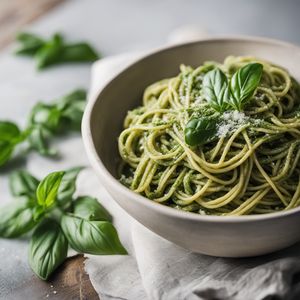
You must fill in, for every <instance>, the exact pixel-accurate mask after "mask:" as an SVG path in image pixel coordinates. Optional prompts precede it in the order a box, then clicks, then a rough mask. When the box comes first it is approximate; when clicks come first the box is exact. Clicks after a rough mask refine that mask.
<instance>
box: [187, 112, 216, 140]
mask: <svg viewBox="0 0 300 300" xmlns="http://www.w3.org/2000/svg"><path fill="white" fill-rule="evenodd" d="M216 134H217V119H216V118H212V117H201V118H195V119H191V120H190V121H189V122H188V123H187V125H186V127H185V130H184V136H185V142H186V143H187V144H188V145H190V146H196V145H203V144H204V143H207V142H209V141H211V140H212V139H213V138H214V137H215V136H216Z"/></svg>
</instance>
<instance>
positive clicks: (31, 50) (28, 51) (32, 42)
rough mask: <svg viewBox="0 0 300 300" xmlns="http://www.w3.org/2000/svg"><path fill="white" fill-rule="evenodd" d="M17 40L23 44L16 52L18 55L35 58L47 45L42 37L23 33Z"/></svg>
mask: <svg viewBox="0 0 300 300" xmlns="http://www.w3.org/2000/svg"><path fill="white" fill-rule="evenodd" d="M16 39H17V41H18V42H19V43H20V44H21V45H20V47H19V48H18V49H17V50H16V52H15V53H16V54H18V55H29V56H33V55H35V54H36V52H37V51H38V50H39V49H40V48H41V47H42V46H43V45H44V44H45V42H44V41H43V40H42V39H41V38H40V37H38V36H37V35H35V34H32V33H26V32H21V33H19V34H18V35H17V37H16Z"/></svg>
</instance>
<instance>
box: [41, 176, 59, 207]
mask: <svg viewBox="0 0 300 300" xmlns="http://www.w3.org/2000/svg"><path fill="white" fill-rule="evenodd" d="M64 174H65V173H64V172H53V173H50V174H49V175H47V176H46V177H45V178H44V179H43V180H42V181H41V182H40V183H39V185H38V187H37V190H36V198H37V202H38V204H39V205H40V206H42V207H44V208H48V207H50V206H52V205H53V204H54V202H55V201H56V198H57V193H58V189H59V186H60V183H61V181H62V178H63V176H64Z"/></svg>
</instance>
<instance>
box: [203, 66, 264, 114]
mask: <svg viewBox="0 0 300 300" xmlns="http://www.w3.org/2000/svg"><path fill="white" fill-rule="evenodd" d="M262 71H263V66H262V64H259V63H251V64H247V65H245V66H244V67H242V68H240V69H239V70H238V71H237V72H235V73H234V74H233V76H232V78H231V79H230V80H229V79H228V78H227V76H226V75H225V74H224V73H223V72H222V71H221V70H220V69H218V68H216V69H214V70H212V71H210V72H208V73H207V74H205V76H204V78H203V94H204V97H205V98H206V100H207V102H208V103H209V104H210V105H211V107H212V108H214V109H215V110H216V111H218V112H224V111H225V110H227V109H228V108H229V107H231V108H233V109H236V110H238V111H241V110H242V109H243V106H244V105H245V103H246V102H247V101H248V100H250V98H251V97H252V96H253V94H254V92H255V90H256V88H257V87H258V84H259V82H260V79H261V75H262Z"/></svg>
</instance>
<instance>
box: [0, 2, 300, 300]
mask: <svg viewBox="0 0 300 300" xmlns="http://www.w3.org/2000/svg"><path fill="white" fill-rule="evenodd" d="M233 8H234V9H233ZM299 8H300V2H299V1H296V0H288V1H275V0H265V1H260V0H254V1H240V0H228V1H222V0H210V1H204V0H201V1H198V0H189V1H186V2H184V1H180V0H165V1H159V0H153V1H147V0H128V1H121V0H85V1H80V0H72V1H71V0H69V1H63V0H2V1H1V3H0V27H1V31H0V48H5V46H6V45H8V44H9V43H10V42H11V41H13V38H14V35H15V32H17V31H18V30H20V29H22V28H23V26H24V25H26V24H29V23H32V24H31V25H30V26H29V29H32V30H34V31H37V32H39V33H42V34H45V35H48V34H50V33H52V32H55V31H63V32H64V33H66V35H67V36H68V37H69V38H70V39H72V38H74V39H80V38H84V39H86V40H89V41H91V42H92V43H93V44H94V45H95V46H96V47H97V48H98V49H101V51H102V53H103V54H104V55H111V54H116V53H121V52H126V51H131V50H139V49H145V48H151V47H154V46H157V45H161V44H164V43H165V41H166V37H167V35H168V34H169V33H170V32H171V31H172V30H174V29H175V28H177V27H178V26H182V25H186V24H192V25H194V26H197V27H198V28H202V29H205V30H206V31H207V32H208V33H210V34H228V33H230V34H237V33H238V34H251V35H263V36H270V37H275V38H280V39H284V40H287V41H292V42H296V43H300V35H299V34H298V33H297V32H298V28H299V25H300V19H299V17H298V13H299ZM85 16H89V18H88V21H86V19H85ZM116 20H117V22H116ZM216 20H217V21H216ZM10 52H11V48H10V47H8V48H7V49H4V50H3V53H2V54H0V66H2V67H4V68H5V67H6V68H7V70H6V72H2V73H1V72H0V93H1V94H2V95H3V94H4V95H6V97H7V98H8V99H11V101H17V100H16V99H17V98H19V97H20V96H22V99H23V101H25V102H26V103H27V106H28V108H29V107H31V106H32V104H33V103H34V102H36V100H37V99H36V97H37V95H41V96H42V95H47V97H49V98H51V97H56V96H57V95H60V94H61V93H62V91H64V90H68V89H69V88H71V87H74V86H76V85H78V84H80V85H82V86H86V87H87V86H88V82H89V67H76V68H77V69H76V71H75V72H74V71H73V69H67V70H66V74H68V76H65V75H64V76H65V77H63V76H62V75H58V73H56V71H52V70H50V71H49V72H48V74H47V75H44V74H42V75H38V74H37V73H35V72H34V71H32V65H31V64H30V62H28V61H21V60H19V59H17V58H13V57H12V56H11V54H10ZM18 64H19V67H18ZM18 68H19V69H20V70H22V72H24V74H25V73H26V74H27V76H26V78H25V79H24V76H21V75H22V74H21V75H20V74H18V76H17V75H16V72H17V71H16V70H18ZM10 70H14V71H10ZM58 72H59V71H58ZM67 72H68V73H67ZM17 73H18V72H17ZM45 74H46V73H45ZM59 76H61V77H60V78H59ZM16 84H18V86H19V87H20V88H19V89H14V88H13V87H14V86H15V85H16ZM31 84H32V85H33V84H34V90H35V91H34V93H33V92H31V90H30V88H29V86H30V85H31ZM31 88H32V86H31ZM2 103H3V102H2ZM2 103H1V105H3V104H2ZM4 105H5V104H4ZM4 107H5V109H1V111H2V112H1V111H0V118H2V119H3V117H4V116H5V118H10V119H14V118H15V115H18V116H19V120H20V122H22V121H24V118H25V117H24V112H23V111H20V110H19V111H18V110H16V108H15V107H14V106H13V105H9V103H7V104H6V105H5V106H4ZM29 168H30V166H29ZM36 170H38V168H36ZM0 177H1V182H0V190H1V191H2V190H3V189H5V187H6V186H7V181H6V177H7V174H6V173H5V172H4V174H2V175H1V174H0ZM83 262H84V258H83V257H82V256H76V257H73V258H70V259H68V260H67V261H66V262H65V263H64V264H63V265H62V266H61V267H60V268H59V269H58V270H57V272H56V273H55V274H54V276H52V277H51V278H50V280H49V282H43V281H41V280H39V279H37V278H36V277H34V276H32V277H31V278H30V280H29V281H26V284H25V285H19V286H18V288H16V289H14V290H13V291H12V293H11V294H10V295H9V296H7V297H6V299H14V300H16V299H33V300H34V299H51V298H53V299H91V300H93V299H99V298H98V295H97V293H96V292H95V290H94V289H93V287H92V285H91V283H90V281H89V278H88V275H87V274H86V273H85V272H84V269H83ZM0 269H1V267H0Z"/></svg>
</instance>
